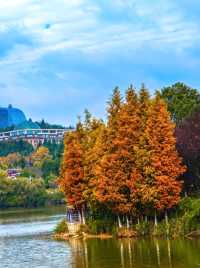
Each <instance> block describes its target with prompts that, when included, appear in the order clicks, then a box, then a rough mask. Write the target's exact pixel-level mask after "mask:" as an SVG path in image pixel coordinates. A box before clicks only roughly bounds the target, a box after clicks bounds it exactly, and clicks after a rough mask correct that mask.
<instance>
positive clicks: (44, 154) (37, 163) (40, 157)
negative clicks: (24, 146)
mask: <svg viewBox="0 0 200 268" xmlns="http://www.w3.org/2000/svg"><path fill="white" fill-rule="evenodd" d="M51 159H52V157H51V155H50V153H49V149H48V148H46V147H44V146H40V147H38V149H37V150H36V151H35V152H33V153H32V155H31V157H30V160H31V162H32V164H33V166H34V167H37V168H41V167H42V165H43V163H44V162H45V161H48V160H51Z"/></svg>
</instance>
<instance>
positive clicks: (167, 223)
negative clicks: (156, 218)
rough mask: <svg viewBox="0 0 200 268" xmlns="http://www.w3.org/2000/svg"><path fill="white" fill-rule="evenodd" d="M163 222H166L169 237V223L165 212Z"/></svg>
mask: <svg viewBox="0 0 200 268" xmlns="http://www.w3.org/2000/svg"><path fill="white" fill-rule="evenodd" d="M165 222H166V230H167V235H169V221H168V214H167V210H166V211H165Z"/></svg>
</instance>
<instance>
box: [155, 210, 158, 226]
mask: <svg viewBox="0 0 200 268" xmlns="http://www.w3.org/2000/svg"><path fill="white" fill-rule="evenodd" d="M154 224H155V226H158V219H157V213H156V210H155V214H154Z"/></svg>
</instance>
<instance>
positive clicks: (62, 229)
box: [54, 219, 68, 234]
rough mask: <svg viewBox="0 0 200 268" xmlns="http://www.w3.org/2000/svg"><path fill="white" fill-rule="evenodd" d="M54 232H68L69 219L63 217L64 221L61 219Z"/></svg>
mask: <svg viewBox="0 0 200 268" xmlns="http://www.w3.org/2000/svg"><path fill="white" fill-rule="evenodd" d="M54 232H55V233H56V234H62V233H67V232H68V227H67V221H66V220H65V219H63V220H62V221H60V222H59V223H58V224H57V226H56V228H55V229H54Z"/></svg>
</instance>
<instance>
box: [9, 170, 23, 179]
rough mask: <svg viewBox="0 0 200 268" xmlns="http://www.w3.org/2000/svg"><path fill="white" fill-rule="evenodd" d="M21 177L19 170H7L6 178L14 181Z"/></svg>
mask: <svg viewBox="0 0 200 268" xmlns="http://www.w3.org/2000/svg"><path fill="white" fill-rule="evenodd" d="M20 175H21V169H17V168H10V169H8V170H7V176H8V177H9V178H12V179H16V178H17V177H19V176H20Z"/></svg>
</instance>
